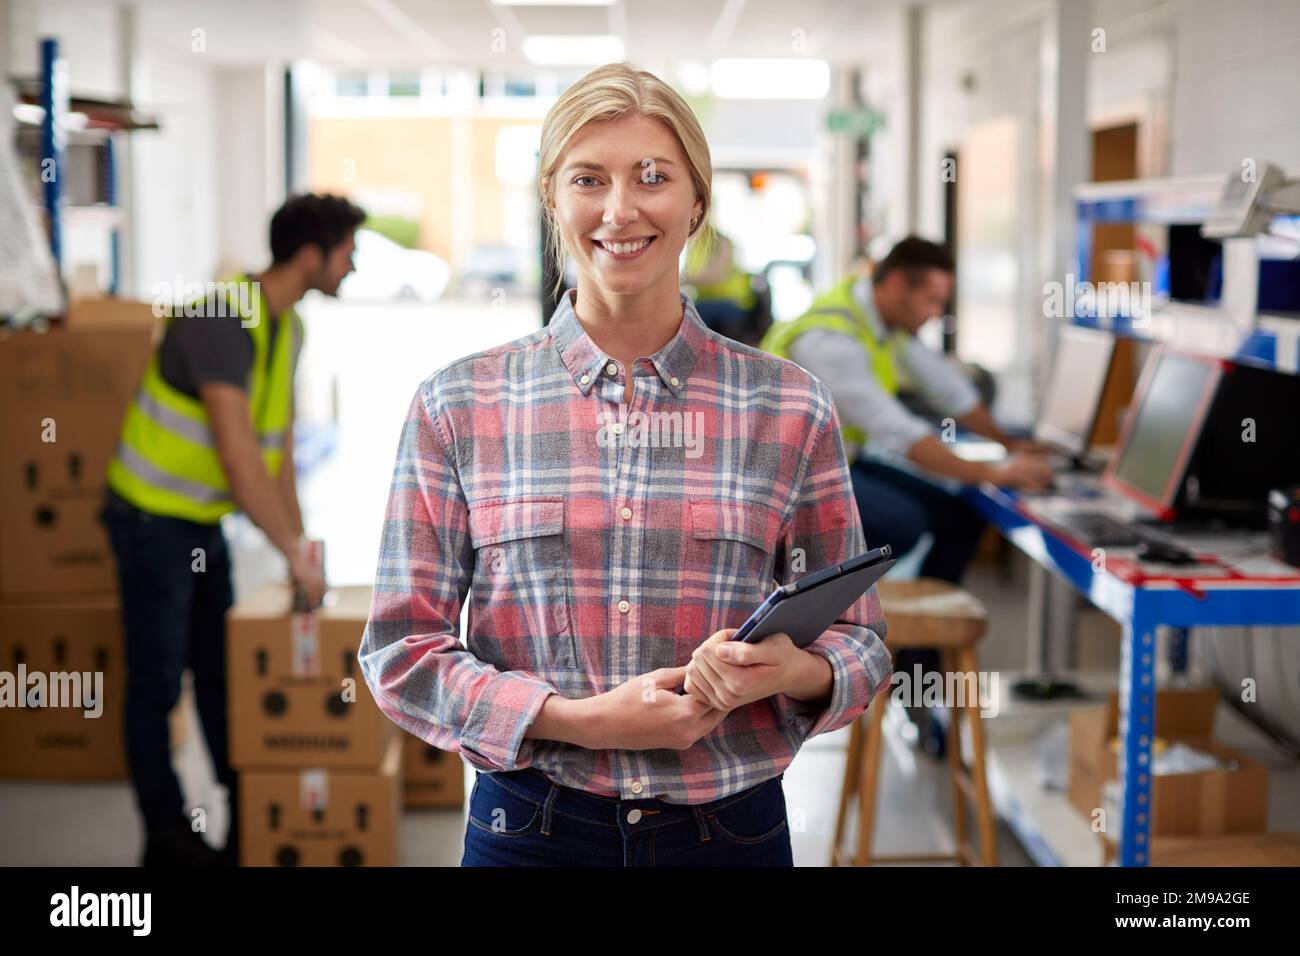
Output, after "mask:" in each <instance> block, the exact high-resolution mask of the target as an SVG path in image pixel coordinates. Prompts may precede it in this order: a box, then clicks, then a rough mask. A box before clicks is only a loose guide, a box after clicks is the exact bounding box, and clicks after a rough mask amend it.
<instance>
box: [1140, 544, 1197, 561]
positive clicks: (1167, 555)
mask: <svg viewBox="0 0 1300 956" xmlns="http://www.w3.org/2000/svg"><path fill="white" fill-rule="evenodd" d="M1137 557H1138V560H1139V561H1154V562H1156V563H1158V564H1196V563H1197V562H1196V555H1194V554H1192V553H1191V552H1190V551H1184V550H1183V549H1182V548H1180V547H1178V546H1177V545H1174V544H1166V543H1165V542H1163V541H1142V542H1140V543H1139V544H1138V546H1137Z"/></svg>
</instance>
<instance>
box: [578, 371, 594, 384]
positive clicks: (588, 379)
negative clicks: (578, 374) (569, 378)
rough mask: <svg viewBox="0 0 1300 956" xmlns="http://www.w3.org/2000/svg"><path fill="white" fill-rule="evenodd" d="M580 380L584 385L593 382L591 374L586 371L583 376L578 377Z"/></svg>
mask: <svg viewBox="0 0 1300 956" xmlns="http://www.w3.org/2000/svg"><path fill="white" fill-rule="evenodd" d="M578 381H579V382H581V383H582V384H583V385H586V384H588V383H590V382H591V376H590V375H587V374H585V373H584V374H583V376H582V378H580V379H578Z"/></svg>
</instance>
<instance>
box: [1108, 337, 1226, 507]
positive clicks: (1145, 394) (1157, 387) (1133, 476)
mask: <svg viewBox="0 0 1300 956" xmlns="http://www.w3.org/2000/svg"><path fill="white" fill-rule="evenodd" d="M1223 373H1224V363H1223V362H1222V360H1220V359H1216V358H1211V357H1209V356H1203V355H1190V354H1186V353H1183V352H1176V351H1174V350H1172V349H1170V348H1168V347H1165V346H1160V347H1157V348H1156V349H1155V350H1153V351H1152V353H1151V355H1150V356H1149V357H1148V358H1147V361H1146V364H1145V365H1143V367H1142V375H1141V378H1140V379H1139V380H1138V384H1137V389H1136V390H1135V391H1134V393H1133V402H1132V404H1131V405H1129V408H1128V413H1127V414H1126V415H1125V416H1124V425H1123V427H1122V429H1121V432H1120V438H1119V448H1118V449H1117V450H1116V452H1115V456H1114V457H1113V458H1112V459H1111V461H1110V464H1109V466H1108V467H1107V469H1106V474H1105V477H1104V480H1105V482H1106V484H1107V485H1108V486H1110V487H1111V488H1114V489H1115V490H1116V491H1119V492H1121V493H1122V494H1124V495H1126V496H1128V497H1129V498H1132V499H1134V500H1135V501H1137V502H1138V503H1139V504H1141V505H1142V506H1143V507H1144V508H1146V509H1147V510H1148V511H1150V512H1151V513H1152V514H1153V515H1154V516H1155V517H1157V518H1159V519H1160V520H1161V521H1169V520H1171V519H1172V518H1173V517H1174V504H1175V502H1176V501H1177V499H1178V493H1179V490H1180V489H1181V487H1182V483H1183V479H1184V478H1185V477H1186V475H1187V468H1188V463H1189V461H1190V460H1191V457H1192V453H1193V452H1194V451H1195V449H1196V446H1197V442H1198V441H1199V439H1200V435H1201V429H1202V427H1203V425H1204V424H1205V419H1206V416H1207V415H1208V414H1209V411H1210V406H1211V404H1212V403H1213V402H1214V398H1215V394H1216V393H1217V391H1218V388H1219V381H1220V379H1222V377H1223Z"/></svg>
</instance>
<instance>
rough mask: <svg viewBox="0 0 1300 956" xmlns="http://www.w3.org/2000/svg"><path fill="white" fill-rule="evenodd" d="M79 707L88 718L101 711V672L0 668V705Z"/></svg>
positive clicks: (23, 665)
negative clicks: (14, 670)
mask: <svg viewBox="0 0 1300 956" xmlns="http://www.w3.org/2000/svg"><path fill="white" fill-rule="evenodd" d="M3 707H15V708H22V707H31V708H39V707H60V708H68V709H76V708H81V709H82V711H83V713H82V716H84V717H87V718H89V719H91V720H94V719H96V718H98V717H99V716H100V715H101V714H102V713H103V712H104V672H103V671H84V672H83V671H53V672H51V673H48V674H47V673H45V672H44V671H29V670H28V669H27V665H26V664H19V665H18V671H17V673H14V672H12V671H0V708H3Z"/></svg>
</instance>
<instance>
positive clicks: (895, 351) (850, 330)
mask: <svg viewBox="0 0 1300 956" xmlns="http://www.w3.org/2000/svg"><path fill="white" fill-rule="evenodd" d="M856 281H857V279H856V278H855V277H854V276H849V277H848V278H847V279H844V280H843V281H841V282H840V283H838V284H837V285H835V286H834V287H832V288H831V289H829V290H828V291H826V292H824V293H823V294H822V295H820V296H818V297H817V298H815V299H814V300H813V302H812V305H810V306H809V307H808V311H807V312H805V313H804V314H803V315H801V316H799V318H797V319H794V320H792V321H790V322H777V323H775V324H773V326H772V327H771V328H770V329H768V331H767V334H766V335H764V336H763V341H762V343H761V345H760V347H761V348H762V349H763V351H764V352H768V353H770V354H772V355H776V356H779V357H780V358H784V359H791V356H790V351H791V348H792V346H793V345H794V341H795V339H797V338H799V336H801V335H803V334H804V333H805V332H808V331H809V330H811V329H826V330H828V331H831V332H838V333H839V334H841V335H847V336H849V337H850V338H852V339H854V340H855V341H857V342H858V343H859V344H861V346H862V347H863V349H865V350H866V353H867V355H868V356H869V357H870V359H871V369H872V372H873V373H874V374H875V376H876V384H878V385H879V386H880V387H881V388H882V389H883V390H884V391H885V392H886V393H887V394H889V395H897V394H898V378H899V367H900V365H901V364H902V362H901V358H902V354H903V350H904V349H905V348H906V347H907V339H908V334H907V333H906V332H904V331H901V330H900V331H897V332H894V333H893V334H890V335H886V337H885V338H884V340H881V339H878V338H876V336H875V333H874V332H873V331H872V328H871V325H870V322H869V321H868V319H867V315H866V313H865V312H863V311H862V307H861V306H860V305H859V304H858V301H857V299H855V298H854V297H853V285H854V283H855V282H856ZM791 361H793V359H791ZM840 422H841V424H840V430H841V432H842V433H843V435H844V440H845V442H846V443H850V442H851V443H854V444H856V445H857V446H858V448H862V447H863V446H864V445H866V443H867V433H866V432H865V431H863V430H862V429H861V428H859V427H858V426H857V425H851V424H849V423H848V422H845V421H844V417H843V415H842V414H841V416H840Z"/></svg>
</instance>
